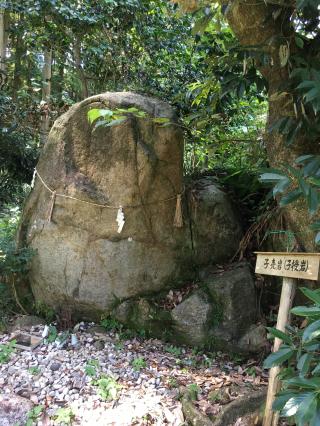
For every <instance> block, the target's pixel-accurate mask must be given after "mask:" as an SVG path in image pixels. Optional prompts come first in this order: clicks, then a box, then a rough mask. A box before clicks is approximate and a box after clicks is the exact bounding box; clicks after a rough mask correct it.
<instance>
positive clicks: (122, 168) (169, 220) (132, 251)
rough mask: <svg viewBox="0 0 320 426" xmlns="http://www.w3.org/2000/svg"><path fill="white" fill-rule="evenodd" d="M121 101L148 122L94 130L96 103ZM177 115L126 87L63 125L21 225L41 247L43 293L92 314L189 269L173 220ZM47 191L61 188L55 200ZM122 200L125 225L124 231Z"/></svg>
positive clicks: (34, 273)
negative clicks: (92, 119) (161, 120)
mask: <svg viewBox="0 0 320 426" xmlns="http://www.w3.org/2000/svg"><path fill="white" fill-rule="evenodd" d="M119 107H121V108H128V107H136V108H138V109H139V110H143V111H145V112H146V113H147V114H148V116H149V117H150V119H137V118H135V117H134V116H131V117H129V118H128V119H127V120H126V121H125V122H123V123H122V124H119V125H115V126H112V127H107V128H106V127H99V128H97V129H96V130H94V131H93V129H92V126H91V125H90V123H89V122H88V118H87V113H88V111H89V110H90V109H92V108H109V109H116V108H119ZM152 118H167V119H169V121H170V122H171V123H172V124H171V125H169V126H165V127H164V126H161V125H159V124H156V123H155V122H154V121H153V120H152ZM174 122H175V114H174V112H173V110H172V108H171V107H170V106H169V105H168V104H166V103H164V102H161V101H158V100H154V99H151V98H147V97H143V96H140V95H137V94H133V93H125V92H124V93H106V94H103V95H99V96H94V97H91V98H89V99H86V100H85V101H83V102H80V103H78V104H76V105H74V106H73V107H72V108H70V110H69V111H68V112H67V113H66V114H64V115H63V116H61V117H60V118H59V119H58V120H57V121H56V122H55V124H54V126H53V128H52V130H51V132H50V134H49V139H48V142H47V144H46V145H45V147H44V149H43V151H42V154H41V157H40V160H39V163H38V165H37V171H38V177H37V179H36V182H35V187H34V189H33V191H32V193H31V195H30V196H29V199H28V200H27V203H26V206H25V209H24V214H23V219H22V227H21V231H20V239H21V240H22V241H23V242H24V243H26V244H27V245H29V246H30V247H32V248H33V249H35V250H36V255H35V256H34V258H33V261H32V266H31V271H30V275H29V277H30V282H31V285H32V289H33V292H34V295H35V297H36V299H38V300H42V301H44V302H46V303H47V304H49V305H52V306H54V307H57V306H59V305H61V303H64V302H65V303H68V304H69V305H71V306H73V307H74V309H75V310H77V309H78V310H80V311H81V312H82V313H83V312H86V311H87V312H88V313H89V315H90V316H91V314H92V312H94V311H96V310H109V309H111V308H112V307H113V306H114V304H115V303H116V301H117V300H122V299H127V298H131V297H135V296H137V295H139V294H145V293H152V292H156V291H159V290H161V289H162V288H163V287H165V286H166V285H168V283H171V282H174V281H175V280H177V279H178V277H180V276H181V254H182V250H181V237H182V236H183V234H184V230H183V229H182V228H181V229H180V228H175V227H174V226H173V221H174V215H175V207H176V196H177V194H179V193H181V192H182V191H183V182H182V162H183V138H182V132H181V130H180V128H179V127H178V126H175V125H174ZM48 188H50V190H51V191H55V192H56V197H55V201H54V205H52V193H51V192H50V190H49V189H48ZM66 196H67V197H68V198H66ZM79 200H81V201H79ZM103 205H108V206H110V207H103ZM52 206H53V210H52V216H51V220H50V210H51V207H52ZM120 206H122V207H123V212H124V216H125V225H124V227H123V230H122V232H121V233H118V223H117V221H116V218H117V213H118V209H119V207H120Z"/></svg>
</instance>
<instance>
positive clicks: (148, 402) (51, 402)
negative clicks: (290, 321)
mask: <svg viewBox="0 0 320 426" xmlns="http://www.w3.org/2000/svg"><path fill="white" fill-rule="evenodd" d="M43 329H44V326H37V327H32V328H31V329H30V333H32V334H36V335H39V336H41V334H42V333H43ZM76 335H77V340H78V343H77V345H76V346H72V345H71V342H70V337H68V338H67V341H66V343H65V344H64V346H63V347H61V346H62V345H61V342H60V341H61V340H63V336H64V335H63V334H61V333H60V340H59V339H58V340H56V341H54V342H52V343H48V341H44V342H43V343H42V344H41V345H39V346H38V347H37V348H35V349H34V350H32V351H21V350H17V349H16V350H15V351H14V352H13V354H12V355H11V358H10V360H9V361H8V362H5V363H2V364H0V389H1V393H5V394H16V395H19V396H21V397H24V398H27V399H28V400H31V401H32V402H33V403H34V405H35V406H39V405H41V406H43V411H42V414H40V416H39V418H38V420H34V424H38V425H41V426H44V425H58V424H62V423H61V422H59V420H54V417H55V415H56V414H57V412H58V410H59V408H61V407H64V408H70V409H71V410H72V413H73V414H74V416H75V417H74V420H73V422H72V424H73V425H83V426H85V425H99V426H104V425H166V424H168V425H176V426H178V425H182V424H184V418H183V413H182V408H181V403H180V401H179V392H180V389H181V387H182V386H187V387H188V386H189V388H190V389H192V390H194V391H195V393H196V394H198V397H197V401H196V405H197V406H198V408H200V409H201V410H202V411H203V412H205V413H206V414H212V415H215V414H217V413H218V412H219V410H220V409H221V406H222V405H223V404H226V403H228V402H230V401H231V400H233V399H235V398H238V397H239V396H241V395H242V394H243V393H244V392H246V391H248V390H252V389H253V390H254V389H258V388H261V387H264V386H265V385H266V383H267V375H266V373H265V372H263V371H262V370H261V369H260V368H259V367H258V365H257V362H256V361H255V360H249V361H246V362H245V363H243V362H242V364H240V360H236V359H233V360H231V359H230V358H229V357H228V356H226V355H224V354H222V353H219V352H218V353H217V354H208V353H207V354H205V353H202V352H196V351H194V350H193V351H192V350H191V349H189V348H181V347H175V346H171V345H169V344H166V343H164V342H161V341H159V340H156V339H142V338H139V337H132V338H127V339H125V338H123V336H119V335H118V334H117V333H116V332H104V331H103V329H101V327H96V326H94V324H92V323H91V324H86V323H81V324H80V325H79V326H78V330H77V333H76ZM9 338H10V336H9V335H5V334H4V335H0V344H3V343H7V342H8V340H9ZM59 345H60V346H59ZM100 379H101V380H100ZM99 380H100V381H99ZM238 424H239V423H238Z"/></svg>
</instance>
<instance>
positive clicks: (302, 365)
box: [297, 353, 313, 377]
mask: <svg viewBox="0 0 320 426" xmlns="http://www.w3.org/2000/svg"><path fill="white" fill-rule="evenodd" d="M312 358H313V355H312V354H309V353H305V354H303V355H302V356H301V357H300V358H299V361H298V364H297V368H298V370H299V371H300V376H301V377H304V376H305V375H306V374H307V373H308V371H309V367H310V363H311V360H312Z"/></svg>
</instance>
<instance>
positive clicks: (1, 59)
mask: <svg viewBox="0 0 320 426" xmlns="http://www.w3.org/2000/svg"><path fill="white" fill-rule="evenodd" d="M8 25H9V17H8V14H7V13H6V11H5V10H4V9H0V86H2V85H3V84H4V83H5V81H6V51H7V45H8Z"/></svg>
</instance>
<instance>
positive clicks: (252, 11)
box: [174, 0, 319, 251]
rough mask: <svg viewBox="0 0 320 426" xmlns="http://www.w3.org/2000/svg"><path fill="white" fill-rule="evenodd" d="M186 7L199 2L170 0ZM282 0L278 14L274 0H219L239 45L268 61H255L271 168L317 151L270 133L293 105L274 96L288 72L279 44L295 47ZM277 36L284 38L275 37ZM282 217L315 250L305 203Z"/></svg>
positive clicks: (304, 245)
mask: <svg viewBox="0 0 320 426" xmlns="http://www.w3.org/2000/svg"><path fill="white" fill-rule="evenodd" d="M174 1H175V2H177V3H180V4H181V5H182V6H183V7H185V8H188V9H189V10H193V9H195V8H196V7H197V6H198V5H199V3H200V2H199V0H198V1H196V0H174ZM289 3H290V2H286V4H285V6H286V7H283V8H282V10H281V12H280V14H279V12H278V11H279V10H280V9H279V6H283V5H284V4H283V3H282V2H280V1H275V2H274V4H268V5H266V4H265V2H264V1H251V0H250V1H246V0H230V1H227V0H220V4H221V5H222V6H223V7H224V10H225V15H226V18H227V20H228V22H229V24H230V27H231V28H232V30H233V31H234V33H235V35H236V37H237V38H238V40H239V42H240V44H241V45H242V46H246V47H249V46H253V47H256V48H258V49H259V51H261V52H265V53H267V54H268V55H270V62H269V64H267V65H265V64H263V65H262V64H260V66H259V64H258V68H259V70H260V72H261V74H262V75H263V76H264V78H265V79H266V81H267V82H268V96H269V111H268V119H267V126H266V133H265V144H266V149H267V154H268V159H269V162H270V165H271V166H272V167H278V166H279V165H281V164H283V163H287V164H291V165H292V164H293V161H294V159H295V158H297V157H298V156H300V155H302V154H316V153H319V147H318V144H315V143H310V141H308V136H307V135H306V136H304V137H303V136H300V137H297V138H296V140H295V142H294V144H292V145H290V146H289V147H288V146H287V145H286V142H285V137H284V136H282V135H280V134H279V133H277V132H271V131H270V128H271V127H272V126H273V124H274V123H275V122H276V121H277V120H279V119H280V118H281V117H288V116H294V115H295V111H294V104H293V101H292V96H291V94H290V93H288V94H287V95H286V96H277V94H278V93H279V92H283V87H284V86H285V85H286V83H287V81H288V78H289V73H288V68H287V66H281V63H280V56H279V47H280V45H281V44H283V43H284V40H285V41H286V43H287V44H288V47H289V49H290V51H291V52H293V51H295V50H296V46H295V40H294V32H293V31H292V29H291V28H290V26H289V18H290V14H291V13H292V12H293V9H292V8H291V7H290V6H288V5H289ZM279 35H282V36H284V37H282V39H281V38H279ZM285 214H286V218H287V220H288V223H289V224H290V227H291V229H292V230H293V231H294V232H297V233H298V236H297V240H298V242H299V244H300V245H301V248H303V249H305V250H308V251H313V250H315V244H314V234H313V233H312V232H311V231H310V229H309V225H310V223H311V222H312V221H313V220H311V219H310V216H309V213H308V210H307V207H306V204H305V202H303V201H301V202H296V203H294V204H291V205H290V206H289V207H288V208H287V209H286V211H285Z"/></svg>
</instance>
